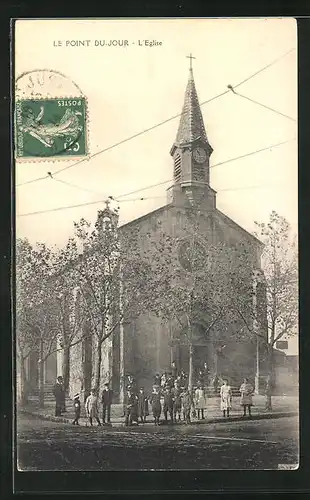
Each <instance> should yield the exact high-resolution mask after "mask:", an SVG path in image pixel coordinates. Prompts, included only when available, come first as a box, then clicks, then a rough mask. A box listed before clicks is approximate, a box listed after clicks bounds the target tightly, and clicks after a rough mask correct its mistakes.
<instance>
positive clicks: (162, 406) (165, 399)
mask: <svg viewBox="0 0 310 500" xmlns="http://www.w3.org/2000/svg"><path fill="white" fill-rule="evenodd" d="M240 394H241V399H240V405H241V406H242V407H243V416H246V411H247V410H248V414H249V416H251V406H252V404H253V402H252V395H253V386H252V385H251V384H250V383H249V382H248V380H247V379H244V381H243V384H242V385H241V387H240ZM101 403H102V422H103V424H105V423H106V419H107V423H108V424H110V417H111V405H112V391H111V389H109V384H105V386H104V390H103V393H102V399H101ZM149 405H151V411H152V414H153V418H154V424H155V425H159V424H160V417H161V414H162V413H163V415H164V422H165V423H168V421H170V422H171V423H176V422H178V421H180V420H181V418H182V417H183V420H184V421H185V422H186V423H187V424H189V423H190V422H191V415H193V416H194V417H197V418H198V420H200V419H201V420H204V419H205V411H206V409H207V395H206V391H205V389H204V387H203V384H201V383H200V384H198V387H196V388H195V389H194V391H193V392H191V391H190V390H189V389H188V388H186V387H183V386H182V387H181V386H180V385H179V380H178V379H175V380H174V383H173V386H171V385H170V384H165V385H164V386H162V385H159V384H154V386H153V391H152V393H151V395H150V396H148V395H147V394H146V393H145V391H144V388H143V387H141V388H140V389H139V391H136V390H135V388H134V386H133V385H131V386H128V387H127V391H126V395H125V398H124V414H123V416H124V417H125V425H126V426H129V425H132V424H134V423H135V424H136V425H138V424H139V423H145V422H146V417H147V416H148V415H149V414H150V412H149ZM220 408H221V411H222V412H223V417H224V418H225V417H229V416H230V410H231V408H232V389H231V387H230V386H229V385H228V381H227V380H223V383H222V385H221V387H220ZM85 410H86V415H87V418H88V421H89V424H90V425H91V426H92V425H93V420H94V419H95V420H96V422H97V423H98V425H101V422H100V418H99V412H98V396H97V393H96V391H95V390H92V391H91V394H90V395H89V396H88V397H87V399H86V401H85ZM74 412H75V418H74V420H73V422H72V423H73V425H79V419H80V416H81V402H80V399H79V395H78V394H75V396H74ZM168 417H169V418H168Z"/></svg>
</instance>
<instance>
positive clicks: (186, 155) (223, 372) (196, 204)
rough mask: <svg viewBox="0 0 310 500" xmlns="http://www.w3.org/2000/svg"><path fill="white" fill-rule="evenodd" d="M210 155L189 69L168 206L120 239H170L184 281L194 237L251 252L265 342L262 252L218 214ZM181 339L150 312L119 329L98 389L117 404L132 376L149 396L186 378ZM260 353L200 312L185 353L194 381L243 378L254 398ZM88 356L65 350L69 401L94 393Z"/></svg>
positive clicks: (57, 371)
mask: <svg viewBox="0 0 310 500" xmlns="http://www.w3.org/2000/svg"><path fill="white" fill-rule="evenodd" d="M212 152H213V149H212V146H211V144H210V142H209V138H208V135H207V133H206V129H205V125H204V121H203V117H202V113H201V109H200V105H199V101H198V95H197V91H196V87H195V82H194V76H193V70H192V67H191V65H190V69H189V78H188V83H187V87H186V90H185V98H184V105H183V109H182V113H181V115H180V121H179V126H178V129H177V133H176V137H175V140H174V142H173V144H172V147H171V149H170V155H171V158H172V169H173V183H172V185H171V186H170V187H169V188H168V189H167V202H166V204H165V205H164V206H162V207H160V208H158V209H156V210H154V211H152V212H150V213H148V214H146V215H143V216H142V217H139V218H137V219H135V220H132V221H130V222H129V223H127V224H124V225H122V226H120V227H119V228H118V231H119V234H120V235H122V236H124V237H125V238H126V234H127V233H130V232H131V233H132V231H134V234H135V235H136V238H137V241H136V244H137V247H138V248H139V247H140V248H144V250H145V245H146V240H147V241H148V243H147V244H152V238H153V242H154V244H155V243H156V240H157V238H158V237H159V234H162V233H163V232H164V233H165V234H167V235H169V236H170V237H171V238H172V239H173V240H174V241H175V242H176V246H175V248H174V249H173V251H174V252H175V254H176V257H177V261H178V263H179V266H180V271H181V272H183V273H184V279H185V280H186V279H187V278H186V276H187V274H188V273H191V271H192V269H191V264H190V262H189V261H188V259H187V255H188V252H187V250H188V248H190V247H191V245H192V244H193V235H194V234H195V235H196V236H197V239H196V241H198V243H197V245H198V247H199V245H200V244H199V237H201V238H202V239H203V241H204V242H206V241H208V242H210V245H211V244H212V245H216V243H218V242H225V244H226V245H228V246H229V245H230V246H231V247H234V246H235V245H238V244H240V243H241V244H242V245H244V246H245V247H248V248H250V249H251V268H252V270H253V273H252V274H251V276H249V280H250V281H251V282H252V284H253V290H254V294H253V305H254V307H256V308H258V309H259V310H260V311H261V318H262V321H261V325H260V328H261V327H262V325H263V329H264V334H266V335H267V328H265V326H266V297H265V292H264V287H262V286H261V285H262V283H263V273H262V271H261V262H260V260H261V253H262V250H263V244H262V243H261V242H260V241H259V240H258V239H257V238H256V237H255V236H253V235H252V234H250V233H249V232H247V231H246V230H245V229H243V228H242V227H240V226H239V225H238V224H237V223H236V222H234V221H233V220H232V219H231V218H229V217H228V216H227V215H225V214H224V213H222V212H221V211H220V210H218V208H217V206H216V192H215V190H214V189H212V187H211V184H210V157H211V155H212ZM189 213H191V214H193V213H195V214H196V217H195V218H194V220H195V222H193V219H192V218H191V217H189V215H188V214H189ZM193 224H195V227H193ZM150 234H151V238H150V237H149V235H150ZM147 235H148V237H147ZM196 236H195V237H196ZM200 246H201V247H202V245H200ZM202 251H206V252H207V251H208V249H203V248H202ZM206 265H207V259H206ZM258 309H257V310H258ZM254 327H255V325H254V326H253V328H254ZM256 327H257V325H256ZM219 328H221V330H219ZM181 333H182V332H180V331H178V329H177V328H176V326H175V325H173V324H172V323H171V322H169V321H166V322H163V321H162V320H161V319H160V318H159V317H157V316H156V315H154V314H152V313H151V312H145V313H143V314H140V315H139V316H138V317H135V318H131V319H130V320H129V321H123V322H122V323H120V325H119V327H118V328H116V329H115V330H114V332H113V334H112V335H111V337H109V338H108V339H107V340H105V342H104V344H103V350H102V369H101V383H100V385H101V384H103V383H105V382H109V383H110V384H111V386H112V389H113V392H114V397H115V402H117V401H122V400H123V396H124V387H125V380H126V376H127V375H128V374H131V375H133V376H134V377H135V378H136V380H137V383H138V384H139V385H140V386H141V385H142V386H144V387H145V388H146V389H147V390H150V388H151V386H152V384H153V380H154V375H155V374H156V373H159V374H161V373H163V372H164V371H167V372H169V370H170V369H171V363H172V362H173V361H174V362H175V364H176V366H177V369H178V370H181V369H183V370H184V371H185V372H187V373H188V371H189V348H188V345H186V343H184V342H182V341H181V340H180V339H181ZM253 337H254V338H253ZM261 347H262V346H261V345H260V342H259V341H258V340H256V338H255V336H252V339H251V338H249V339H248V340H242V341H240V340H238V338H237V337H234V336H233V335H231V334H230V328H229V325H226V327H225V328H223V325H221V327H220V326H218V327H216V326H215V327H214V328H213V329H212V330H210V331H208V326H207V323H206V321H205V318H204V311H203V310H202V311H201V317H200V320H198V321H196V323H195V325H194V332H193V340H192V346H191V348H192V358H191V359H192V369H193V372H194V379H195V374H197V372H198V370H199V369H201V368H202V367H203V366H207V368H208V374H209V380H211V379H212V378H214V377H215V376H219V377H221V376H225V377H227V378H228V379H229V381H230V384H231V385H232V386H239V384H240V383H241V382H242V379H243V377H244V376H247V377H249V379H250V380H251V381H252V383H253V385H254V383H255V387H256V390H258V388H259V380H260V379H259V376H260V375H262V366H263V363H262V360H261V357H262V356H261V355H262V351H263V349H262V348H261ZM93 349H94V347H93V346H92V344H91V342H87V341H83V342H82V343H80V344H77V345H75V346H74V347H72V348H71V349H70V376H69V394H70V395H73V394H74V393H76V392H78V393H80V394H81V393H85V394H86V393H88V392H89V391H90V389H91V388H92V384H93V376H94V375H93V372H94V351H93ZM56 357H57V359H50V360H49V361H48V365H49V371H48V373H47V381H48V380H49V379H54V377H56V375H62V368H61V367H62V360H61V352H58V353H57V356H55V358H56ZM52 372H53V373H52Z"/></svg>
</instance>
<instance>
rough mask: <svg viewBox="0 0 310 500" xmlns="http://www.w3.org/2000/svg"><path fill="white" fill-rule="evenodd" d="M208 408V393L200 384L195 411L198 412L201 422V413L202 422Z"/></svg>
mask: <svg viewBox="0 0 310 500" xmlns="http://www.w3.org/2000/svg"><path fill="white" fill-rule="evenodd" d="M206 407H207V398H206V393H205V390H204V388H203V386H202V384H200V385H199V387H198V388H197V389H196V390H195V409H196V411H197V416H198V420H200V413H201V418H202V420H204V418H205V416H204V411H205V409H206Z"/></svg>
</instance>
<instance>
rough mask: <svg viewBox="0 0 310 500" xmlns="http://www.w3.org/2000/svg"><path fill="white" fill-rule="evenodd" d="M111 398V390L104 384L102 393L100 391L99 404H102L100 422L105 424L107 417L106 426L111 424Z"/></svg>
mask: <svg viewBox="0 0 310 500" xmlns="http://www.w3.org/2000/svg"><path fill="white" fill-rule="evenodd" d="M112 397H113V392H112V389H110V388H109V384H108V383H106V384H104V386H103V391H102V398H101V403H102V422H103V423H104V424H105V419H106V416H107V422H108V424H110V423H111V405H112Z"/></svg>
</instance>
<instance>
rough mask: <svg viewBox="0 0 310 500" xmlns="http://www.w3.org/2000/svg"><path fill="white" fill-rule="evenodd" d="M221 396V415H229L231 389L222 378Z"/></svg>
mask: <svg viewBox="0 0 310 500" xmlns="http://www.w3.org/2000/svg"><path fill="white" fill-rule="evenodd" d="M220 397H221V410H222V412H223V417H226V414H227V417H229V411H230V410H231V401H232V391H231V387H230V385H228V382H227V380H223V385H222V386H221V389H220Z"/></svg>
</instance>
